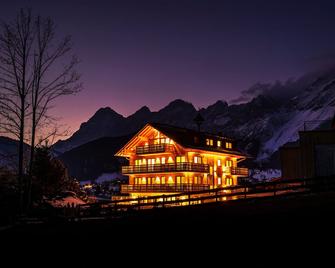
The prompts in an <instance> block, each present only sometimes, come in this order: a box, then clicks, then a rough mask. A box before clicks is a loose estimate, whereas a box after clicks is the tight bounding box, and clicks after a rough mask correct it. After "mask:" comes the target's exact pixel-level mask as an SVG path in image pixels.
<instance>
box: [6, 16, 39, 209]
mask: <svg viewBox="0 0 335 268" xmlns="http://www.w3.org/2000/svg"><path fill="white" fill-rule="evenodd" d="M0 27H1V28H0V115H1V118H0V127H1V131H2V132H5V134H7V135H11V136H14V137H16V138H18V139H19V149H18V181H19V189H20V190H19V191H20V197H21V202H20V204H21V205H22V193H23V154H24V152H23V150H24V139H25V125H26V116H27V110H28V108H29V104H28V95H29V93H30V89H31V86H32V83H33V70H32V68H29V65H30V63H31V60H30V58H31V51H32V47H33V43H34V30H33V28H34V23H33V21H32V18H31V13H30V11H23V10H21V11H20V12H19V13H18V15H17V17H16V19H15V20H14V21H13V22H11V23H6V22H2V23H1V25H0Z"/></svg>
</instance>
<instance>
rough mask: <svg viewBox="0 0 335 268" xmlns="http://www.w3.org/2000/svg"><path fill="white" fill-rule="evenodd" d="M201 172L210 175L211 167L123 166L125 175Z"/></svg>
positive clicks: (180, 165)
mask: <svg viewBox="0 0 335 268" xmlns="http://www.w3.org/2000/svg"><path fill="white" fill-rule="evenodd" d="M178 171H181V172H187V171H189V172H200V173H209V166H208V165H205V164H196V163H189V162H183V163H172V164H155V165H145V166H123V167H122V173H123V174H141V173H163V172H178Z"/></svg>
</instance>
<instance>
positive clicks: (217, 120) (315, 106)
mask: <svg viewBox="0 0 335 268" xmlns="http://www.w3.org/2000/svg"><path fill="white" fill-rule="evenodd" d="M198 112H199V113H200V114H201V115H202V117H203V118H204V119H205V121H204V122H203V124H202V125H201V130H202V131H208V132H214V133H222V134H224V135H226V136H229V137H233V138H235V139H236V140H237V141H238V146H239V147H240V149H241V150H243V151H244V152H246V153H248V154H249V155H251V156H252V157H253V159H252V162H253V163H254V164H255V163H256V164H257V165H262V166H264V165H268V166H270V167H278V165H279V161H278V149H279V147H280V146H282V145H283V144H285V143H287V142H291V141H295V140H297V139H298V131H299V130H303V128H304V127H306V125H307V124H306V121H307V122H308V123H313V124H308V125H309V126H312V128H315V127H318V126H319V125H322V124H323V123H324V122H323V120H329V119H331V118H332V117H333V116H334V112H335V68H333V69H328V70H323V71H322V72H320V71H319V72H314V73H310V74H307V75H305V76H302V77H301V78H299V79H296V80H292V79H291V80H288V81H286V82H285V83H281V82H276V83H274V84H261V83H258V84H256V85H254V86H252V87H251V88H249V89H248V90H246V91H243V92H242V96H241V97H240V98H239V99H236V100H234V101H232V102H230V104H228V103H227V102H226V101H224V100H218V101H217V102H215V103H214V104H212V105H210V106H208V107H206V108H201V109H200V110H197V109H196V108H195V107H194V106H193V105H192V103H190V102H187V101H184V100H181V99H177V100H174V101H172V102H170V103H169V104H168V105H167V106H166V107H164V108H162V109H160V110H159V111H150V109H149V108H148V107H147V106H143V107H142V108H141V109H139V110H138V111H137V112H135V113H134V114H132V115H130V116H128V117H124V116H122V115H121V114H119V113H117V112H116V111H114V110H113V109H111V108H110V107H105V108H101V109H99V110H98V111H97V112H96V113H95V114H94V115H93V116H92V117H91V118H90V119H89V120H88V121H87V122H84V123H82V124H81V126H80V128H79V130H78V131H76V132H75V133H74V134H73V135H72V136H71V137H69V138H68V139H66V140H59V141H58V142H57V143H55V144H54V146H53V149H54V151H55V152H56V154H57V155H59V157H60V158H61V159H62V160H63V161H64V162H65V164H66V165H67V166H68V167H69V170H70V174H74V175H76V176H78V177H79V178H80V177H83V178H84V177H85V178H88V177H91V176H96V174H98V173H102V172H105V171H106V170H107V171H108V170H114V167H116V166H118V165H119V164H120V162H119V160H117V161H116V160H115V159H114V157H113V154H114V153H115V152H116V151H117V149H118V148H120V147H121V145H122V144H124V142H125V141H126V139H127V138H129V137H130V136H131V135H132V134H133V133H135V132H136V131H138V130H139V129H140V128H141V127H143V126H144V125H145V124H146V123H148V122H158V123H166V124H170V125H175V126H180V127H186V128H191V129H196V127H197V126H196V124H195V123H194V121H193V119H194V118H195V117H196V115H197V113H198ZM99 148H100V149H99ZM97 159H99V161H98V160H97ZM90 169H92V171H88V170H90ZM93 170H94V171H93Z"/></svg>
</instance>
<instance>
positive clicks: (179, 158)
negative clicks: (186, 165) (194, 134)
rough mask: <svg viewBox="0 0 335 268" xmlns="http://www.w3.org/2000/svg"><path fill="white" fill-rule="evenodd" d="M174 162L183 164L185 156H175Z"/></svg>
mask: <svg viewBox="0 0 335 268" xmlns="http://www.w3.org/2000/svg"><path fill="white" fill-rule="evenodd" d="M176 162H177V163H183V162H185V156H177V157H176Z"/></svg>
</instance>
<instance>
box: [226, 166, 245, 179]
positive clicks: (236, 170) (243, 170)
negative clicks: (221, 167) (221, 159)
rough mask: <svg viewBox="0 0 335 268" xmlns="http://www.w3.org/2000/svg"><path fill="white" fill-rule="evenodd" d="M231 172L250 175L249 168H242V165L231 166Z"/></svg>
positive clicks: (232, 173)
mask: <svg viewBox="0 0 335 268" xmlns="http://www.w3.org/2000/svg"><path fill="white" fill-rule="evenodd" d="M230 174H231V175H237V176H244V177H247V176H249V170H248V169H247V168H242V167H231V168H230Z"/></svg>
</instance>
